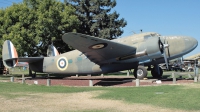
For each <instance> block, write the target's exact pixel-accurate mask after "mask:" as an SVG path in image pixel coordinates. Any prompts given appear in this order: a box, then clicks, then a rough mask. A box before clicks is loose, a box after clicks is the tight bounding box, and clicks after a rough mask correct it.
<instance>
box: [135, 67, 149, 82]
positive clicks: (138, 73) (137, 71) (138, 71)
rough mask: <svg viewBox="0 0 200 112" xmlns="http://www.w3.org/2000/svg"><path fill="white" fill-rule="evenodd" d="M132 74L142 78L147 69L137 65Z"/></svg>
mask: <svg viewBox="0 0 200 112" xmlns="http://www.w3.org/2000/svg"><path fill="white" fill-rule="evenodd" d="M134 76H135V78H137V79H143V78H145V77H146V76H147V69H146V68H145V67H144V66H138V68H136V69H134Z"/></svg>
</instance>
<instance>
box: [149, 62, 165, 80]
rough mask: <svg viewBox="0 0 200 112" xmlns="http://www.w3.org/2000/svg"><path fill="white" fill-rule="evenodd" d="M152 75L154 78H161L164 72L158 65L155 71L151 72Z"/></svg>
mask: <svg viewBox="0 0 200 112" xmlns="http://www.w3.org/2000/svg"><path fill="white" fill-rule="evenodd" d="M151 74H152V76H153V77H154V78H161V77H162V75H163V70H162V69H161V67H159V66H158V65H154V67H153V69H152V70H151Z"/></svg>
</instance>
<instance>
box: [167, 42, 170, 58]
mask: <svg viewBox="0 0 200 112" xmlns="http://www.w3.org/2000/svg"><path fill="white" fill-rule="evenodd" d="M167 44H168V41H167ZM168 45H169V44H168ZM167 52H168V57H170V52H169V47H168V48H167Z"/></svg>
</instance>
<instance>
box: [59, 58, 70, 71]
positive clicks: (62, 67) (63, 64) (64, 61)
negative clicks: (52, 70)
mask: <svg viewBox="0 0 200 112" xmlns="http://www.w3.org/2000/svg"><path fill="white" fill-rule="evenodd" d="M57 67H58V69H59V70H62V71H63V70H66V69H67V67H68V61H67V58H65V57H60V58H59V59H58V60H57Z"/></svg>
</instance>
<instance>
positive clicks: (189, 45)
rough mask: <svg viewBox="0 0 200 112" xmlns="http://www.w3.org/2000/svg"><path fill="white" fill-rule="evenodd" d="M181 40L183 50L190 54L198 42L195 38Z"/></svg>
mask: <svg viewBox="0 0 200 112" xmlns="http://www.w3.org/2000/svg"><path fill="white" fill-rule="evenodd" d="M182 38H183V40H184V43H185V49H184V50H185V52H190V51H192V50H194V49H195V48H196V47H197V45H198V41H197V40H196V39H195V38H193V37H188V36H187V37H186V36H184V37H182Z"/></svg>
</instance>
